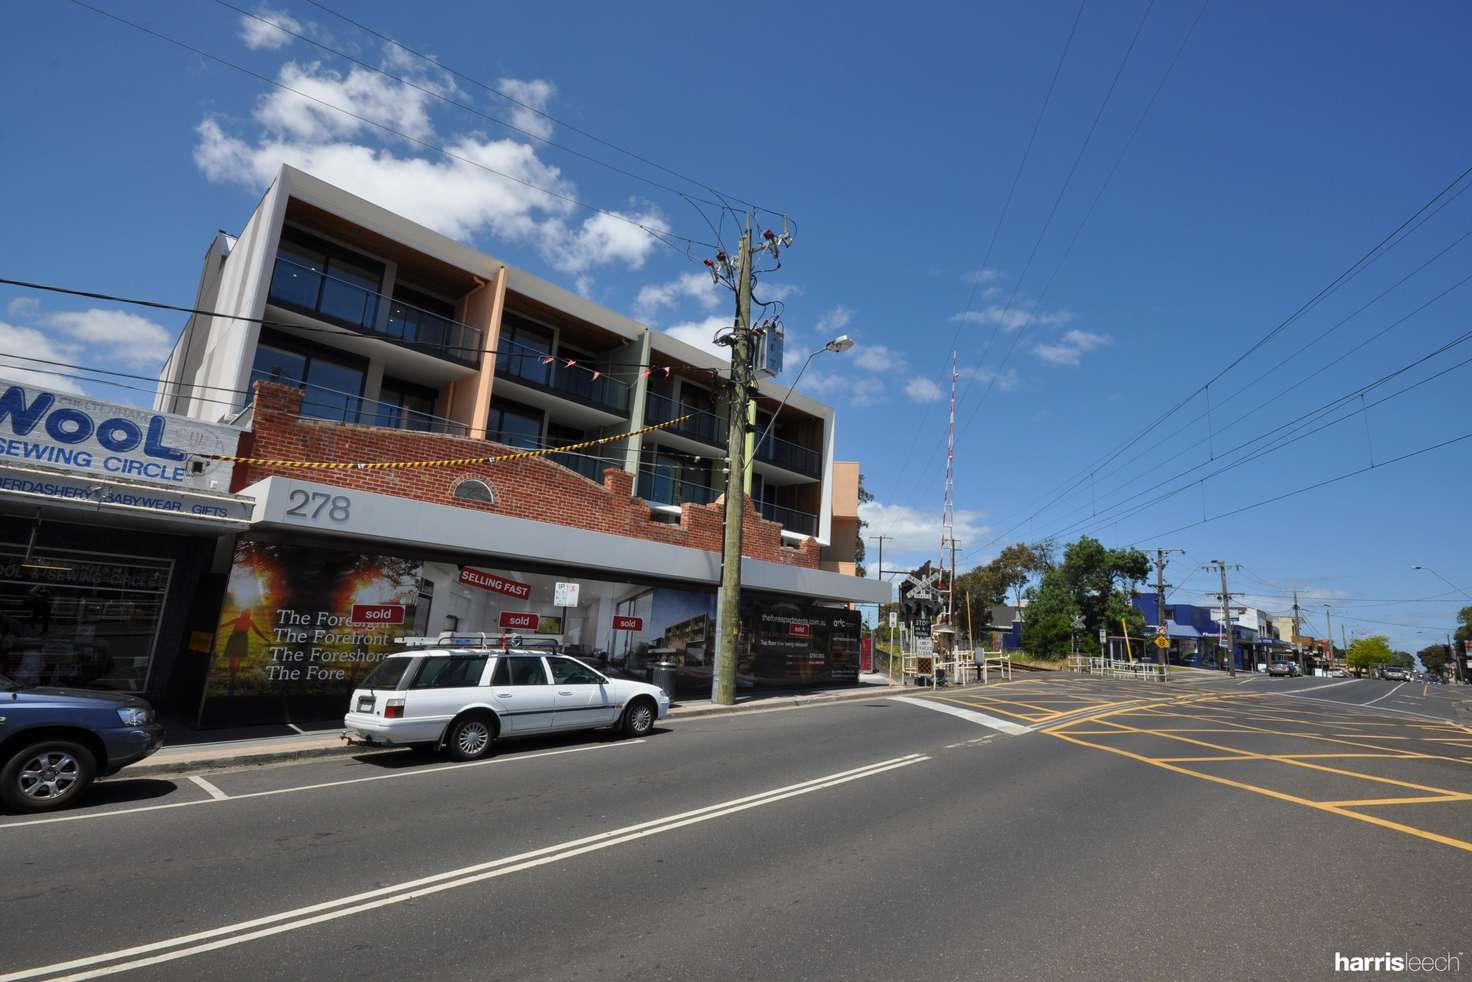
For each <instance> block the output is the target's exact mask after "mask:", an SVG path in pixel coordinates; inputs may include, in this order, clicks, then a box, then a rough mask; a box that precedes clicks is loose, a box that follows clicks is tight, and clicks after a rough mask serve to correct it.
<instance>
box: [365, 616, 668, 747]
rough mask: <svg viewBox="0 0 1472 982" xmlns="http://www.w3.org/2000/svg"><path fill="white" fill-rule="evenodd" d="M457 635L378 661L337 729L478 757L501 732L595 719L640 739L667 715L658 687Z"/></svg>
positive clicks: (586, 725)
mask: <svg viewBox="0 0 1472 982" xmlns="http://www.w3.org/2000/svg"><path fill="white" fill-rule="evenodd" d="M457 641H458V639H453V638H452V639H448V643H447V645H446V646H444V647H440V646H432V647H424V648H418V649H413V650H408V651H399V652H395V653H393V654H390V655H388V656H386V657H385V658H384V659H383V660H382V661H380V662H379V663H378V665H377V666H376V667H375V668H374V669H373V671H372V672H370V673H369V674H368V675H367V677H365V678H364V679H363V681H362V682H360V683H358V688H357V689H356V690H355V691H354V692H353V695H352V698H351V701H350V702H349V703H348V712H347V714H346V715H345V716H344V717H343V737H344V738H345V739H346V740H348V741H349V742H350V743H362V744H367V745H369V746H419V747H427V748H434V749H436V750H440V749H443V750H445V751H447V752H448V753H449V754H450V756H452V757H454V758H455V759H456V760H476V759H479V758H481V757H484V756H486V755H487V754H489V753H490V752H491V749H492V745H493V744H494V743H495V742H496V741H497V740H500V739H504V738H507V737H522V736H538V735H544V734H548V733H553V732H557V731H564V730H580V729H594V728H598V727H613V728H615V729H618V730H619V731H621V732H623V733H624V734H626V735H628V736H636V737H641V736H644V735H646V734H647V733H649V731H650V730H651V729H653V727H654V724H655V722H656V721H657V720H659V719H660V718H662V717H664V716H666V715H668V714H669V711H670V697H669V695H668V693H666V692H665V691H664V690H663V689H660V688H658V687H656V686H653V685H648V684H645V683H643V682H634V681H630V680H628V679H614V678H609V677H608V676H606V675H604V674H603V673H602V672H599V671H597V670H595V669H593V668H590V667H589V666H587V665H585V664H583V663H582V662H580V661H578V660H577V659H575V658H569V657H568V656H566V655H562V654H558V653H556V652H548V651H543V650H539V649H534V648H530V647H524V646H520V644H519V639H513V640H512V641H511V642H510V644H509V646H508V647H505V648H496V647H484V646H474V647H472V646H469V645H461V644H459V643H457Z"/></svg>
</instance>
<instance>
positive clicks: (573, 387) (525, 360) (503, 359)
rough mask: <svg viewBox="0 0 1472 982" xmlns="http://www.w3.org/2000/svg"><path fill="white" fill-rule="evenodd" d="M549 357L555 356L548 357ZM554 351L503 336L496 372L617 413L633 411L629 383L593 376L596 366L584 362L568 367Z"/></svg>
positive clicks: (498, 352)
mask: <svg viewBox="0 0 1472 982" xmlns="http://www.w3.org/2000/svg"><path fill="white" fill-rule="evenodd" d="M548 358H551V359H552V360H551V361H550V362H549V361H547V359H548ZM564 362H565V359H561V358H557V357H553V356H552V353H551V352H550V351H545V350H542V349H540V348H534V347H532V346H530V345H524V344H518V343H517V342H515V341H511V340H508V339H507V338H504V337H503V338H501V341H500V344H498V345H497V346H496V375H497V377H498V378H509V379H511V380H513V381H516V382H521V383H522V384H524V385H530V386H533V387H534V388H538V389H542V390H543V391H546V392H553V393H556V394H557V395H560V396H565V397H566V398H568V399H572V400H574V401H576V402H580V403H582V404H583V405H585V406H592V407H593V408H595V409H601V410H603V411H604V412H607V413H613V414H614V415H616V416H623V417H627V416H628V414H629V386H628V383H626V382H623V381H621V380H620V379H616V378H610V377H609V376H607V375H599V376H598V378H594V377H593V372H594V370H595V368H596V366H584V365H583V364H582V363H581V362H580V363H578V364H576V365H574V366H573V367H571V368H568V367H567V366H566V365H565V363H564Z"/></svg>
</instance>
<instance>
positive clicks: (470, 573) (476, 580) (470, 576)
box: [460, 566, 532, 600]
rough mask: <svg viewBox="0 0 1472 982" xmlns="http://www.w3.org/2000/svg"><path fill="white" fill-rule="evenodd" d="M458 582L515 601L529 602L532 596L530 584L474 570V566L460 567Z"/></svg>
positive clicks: (481, 570)
mask: <svg viewBox="0 0 1472 982" xmlns="http://www.w3.org/2000/svg"><path fill="white" fill-rule="evenodd" d="M460 582H461V583H464V584H465V585H466V586H478V587H480V588H481V589H482V590H489V591H491V592H492V593H504V594H506V596H508V597H515V598H516V599H517V600H529V599H530V598H531V595H532V585H531V584H530V583H518V582H517V581H516V580H508V579H507V578H506V577H504V576H497V575H496V574H495V573H488V572H486V571H485V570H483V569H476V568H475V567H474V566H462V567H461V568H460Z"/></svg>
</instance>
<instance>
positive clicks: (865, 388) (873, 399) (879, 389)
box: [848, 378, 887, 406]
mask: <svg viewBox="0 0 1472 982" xmlns="http://www.w3.org/2000/svg"><path fill="white" fill-rule="evenodd" d="M886 385H887V383H886V382H885V381H884V379H882V378H856V379H853V380H852V381H851V382H849V384H848V401H849V402H850V403H851V404H852V405H855V406H877V405H878V404H879V403H881V402H883V401H884V393H885V388H886Z"/></svg>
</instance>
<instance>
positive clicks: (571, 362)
mask: <svg viewBox="0 0 1472 982" xmlns="http://www.w3.org/2000/svg"><path fill="white" fill-rule="evenodd" d="M577 363H578V360H577V359H576V358H569V359H568V360H567V365H566V366H564V367H566V368H571V367H572V366H574V365H576V364H577Z"/></svg>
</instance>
